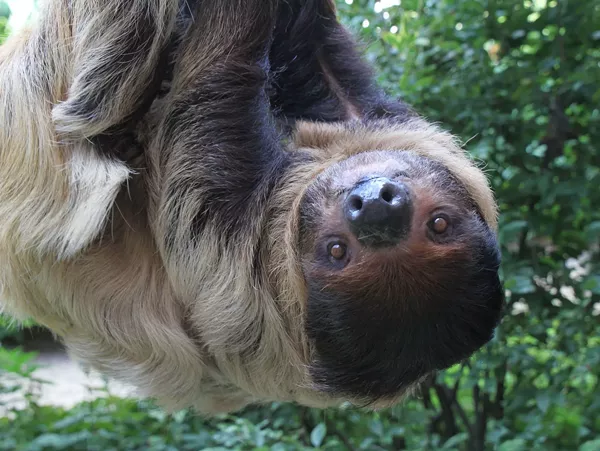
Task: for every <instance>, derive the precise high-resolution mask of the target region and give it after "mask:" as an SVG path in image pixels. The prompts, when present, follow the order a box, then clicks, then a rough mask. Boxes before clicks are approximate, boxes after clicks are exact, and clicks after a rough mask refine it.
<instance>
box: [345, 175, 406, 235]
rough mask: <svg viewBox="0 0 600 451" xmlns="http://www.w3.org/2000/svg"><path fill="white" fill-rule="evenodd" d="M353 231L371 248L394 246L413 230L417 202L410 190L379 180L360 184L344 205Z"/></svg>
mask: <svg viewBox="0 0 600 451" xmlns="http://www.w3.org/2000/svg"><path fill="white" fill-rule="evenodd" d="M344 213H345V215H346V219H347V221H348V223H349V225H350V229H351V230H352V232H353V233H354V234H355V235H356V237H357V238H358V239H359V240H360V241H361V242H363V243H364V244H367V245H392V244H396V243H398V242H399V241H400V240H401V239H402V238H404V237H405V236H406V235H407V234H408V232H409V231H410V224H411V221H412V216H413V203H412V199H411V194H410V191H409V189H408V187H407V186H406V185H405V184H404V183H401V182H396V181H392V180H390V179H388V178H385V177H377V178H373V179H369V180H366V181H363V182H359V183H357V184H356V186H355V187H354V188H353V189H352V191H351V192H350V194H349V195H348V197H347V198H346V201H345V203H344Z"/></svg>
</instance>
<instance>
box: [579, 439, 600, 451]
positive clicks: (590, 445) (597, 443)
mask: <svg viewBox="0 0 600 451" xmlns="http://www.w3.org/2000/svg"><path fill="white" fill-rule="evenodd" d="M579 451H600V438H599V439H596V440H591V441H589V442H585V443H584V444H583V445H581V446H580V447H579Z"/></svg>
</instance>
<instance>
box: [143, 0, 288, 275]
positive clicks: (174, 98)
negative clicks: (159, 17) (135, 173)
mask: <svg viewBox="0 0 600 451" xmlns="http://www.w3.org/2000/svg"><path fill="white" fill-rule="evenodd" d="M277 4H278V2H277V1H273V0H270V1H265V0H228V1H227V2H223V1H219V0H211V1H204V2H201V5H200V8H199V9H198V10H197V11H196V13H195V25H194V29H193V30H192V31H191V32H190V35H189V36H187V37H186V43H185V47H184V48H183V49H182V51H181V53H180V55H179V59H178V61H177V62H176V66H175V71H174V79H173V85H172V91H171V93H170V98H168V99H167V101H166V104H167V108H166V109H165V113H164V116H163V117H162V121H161V124H160V126H159V131H158V136H157V138H156V140H155V141H154V143H153V144H152V145H151V146H150V150H149V157H150V163H151V170H152V173H151V175H150V178H149V180H150V184H149V186H150V191H151V192H152V195H153V207H152V210H153V212H152V214H153V215H154V218H155V220H153V223H154V225H155V227H156V228H157V229H156V235H157V236H158V238H159V240H158V241H159V244H160V245H161V247H162V252H163V255H164V256H165V258H166V260H167V261H168V262H170V263H171V264H175V265H176V266H177V267H178V268H177V269H176V270H173V274H174V277H177V278H181V277H185V274H188V275H189V277H190V278H194V277H195V276H194V274H196V277H195V279H196V280H197V279H198V277H197V268H196V269H194V268H193V267H195V266H197V265H194V264H192V262H191V260H192V257H190V256H191V255H192V254H193V253H194V247H195V246H199V243H204V244H205V245H206V243H205V242H204V241H205V240H206V241H207V242H209V243H210V245H211V246H212V247H211V249H213V248H214V247H218V246H219V245H220V244H224V243H226V242H227V243H231V241H232V240H234V241H236V240H238V239H239V242H240V243H242V244H241V245H240V253H241V254H243V253H245V252H246V251H247V249H246V248H247V247H248V244H247V243H248V242H250V240H249V237H248V236H247V234H253V233H256V231H257V230H258V229H260V227H261V223H262V221H263V215H264V214H265V213H264V212H265V210H266V208H265V202H266V199H267V198H268V195H269V192H270V190H271V189H272V188H273V186H274V184H275V183H277V177H279V176H280V174H282V173H283V170H282V167H283V166H285V164H286V157H285V155H284V153H283V152H282V150H281V147H280V142H279V136H278V134H277V132H276V130H275V127H274V125H273V120H272V118H271V111H270V105H269V99H268V96H267V94H266V85H267V83H268V71H269V61H268V57H267V54H268V50H269V48H270V45H271V41H272V32H273V31H272V30H273V28H274V24H275V20H276V15H277ZM243 243H246V244H243ZM205 249H207V248H205ZM205 255H206V252H205ZM196 263H197V262H196ZM197 264H199V263H197ZM168 266H169V265H168ZM182 266H185V267H182ZM186 283H187V282H186Z"/></svg>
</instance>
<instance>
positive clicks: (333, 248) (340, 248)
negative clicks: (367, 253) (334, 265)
mask: <svg viewBox="0 0 600 451" xmlns="http://www.w3.org/2000/svg"><path fill="white" fill-rule="evenodd" d="M329 255H330V256H331V257H333V258H334V259H335V260H341V259H343V258H344V257H345V256H346V246H344V245H343V244H341V243H332V244H330V245H329Z"/></svg>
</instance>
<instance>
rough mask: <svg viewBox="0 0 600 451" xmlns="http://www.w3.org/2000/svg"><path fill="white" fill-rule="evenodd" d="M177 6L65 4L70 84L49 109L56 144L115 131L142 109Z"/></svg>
mask: <svg viewBox="0 0 600 451" xmlns="http://www.w3.org/2000/svg"><path fill="white" fill-rule="evenodd" d="M179 3H180V1H179V0H103V1H97V0H96V1H89V0H71V1H70V9H69V12H70V15H71V27H72V37H71V42H70V44H71V45H72V49H71V57H72V58H73V60H72V63H71V66H72V69H71V71H72V81H71V83H70V86H69V88H68V91H67V92H66V97H65V99H64V101H63V102H61V103H59V104H57V105H56V106H55V107H54V108H53V111H52V118H53V121H54V123H55V126H56V129H57V131H58V132H59V134H60V137H61V140H63V141H64V140H79V139H82V138H85V139H88V138H92V137H94V136H97V135H101V134H103V133H111V134H112V133H115V130H114V129H115V127H116V126H118V125H119V124H122V123H123V122H127V121H128V120H129V119H131V117H133V116H134V115H135V114H136V112H138V110H139V109H140V108H144V106H145V105H146V106H147V103H148V102H147V101H148V99H149V98H152V97H153V96H154V95H155V93H156V92H157V91H158V87H159V86H160V85H159V82H160V80H159V78H160V77H159V75H160V74H157V70H159V71H160V70H161V66H162V69H164V66H165V63H166V61H165V50H166V48H167V43H168V42H169V40H170V39H171V35H172V32H173V28H174V26H175V22H176V18H177V14H178V10H179ZM61 45H62V44H61ZM161 58H162V60H161ZM157 80H158V81H157Z"/></svg>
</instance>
